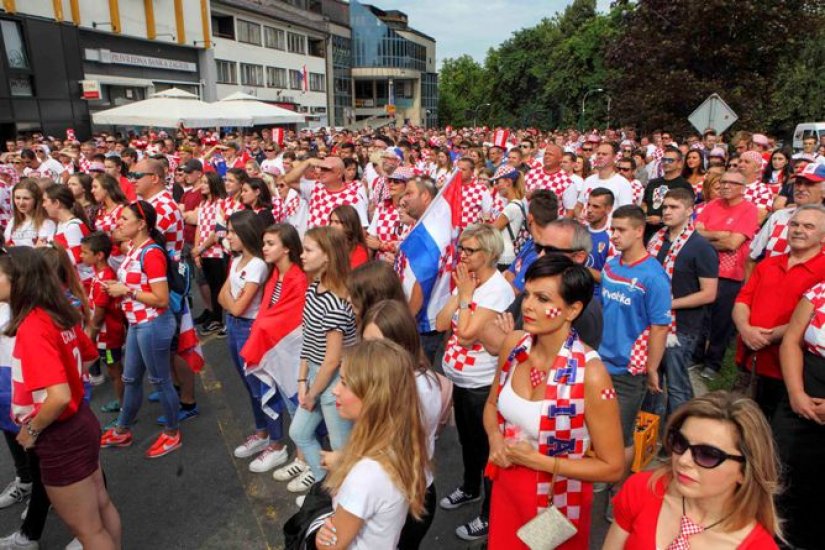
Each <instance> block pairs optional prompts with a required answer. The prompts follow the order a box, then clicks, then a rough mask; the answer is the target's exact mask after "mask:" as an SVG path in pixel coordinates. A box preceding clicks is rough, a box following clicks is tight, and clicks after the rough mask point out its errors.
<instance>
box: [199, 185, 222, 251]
mask: <svg viewBox="0 0 825 550" xmlns="http://www.w3.org/2000/svg"><path fill="white" fill-rule="evenodd" d="M221 202H222V201H221V200H220V199H217V200H213V201H211V202H209V201H204V202H202V203H201V205H200V207H199V208H198V239H199V241H200V242H201V243H203V242H205V241H206V239H208V238H209V237H210V236H211V235H212V234H213V233H215V234H216V233H217V229H216V227H217V223H218V220H219V219H221V220H222V225H224V226H225V225H226V221H223V218H222V216H223V210H222V208H221ZM222 256H223V249H222V248H221V243H220V239H218V240H216V241H215V244H213V245H212V246H210V247H209V248H206V249H204V250H203V251H202V252H201V258H220V257H222Z"/></svg>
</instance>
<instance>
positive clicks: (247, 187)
mask: <svg viewBox="0 0 825 550" xmlns="http://www.w3.org/2000/svg"><path fill="white" fill-rule="evenodd" d="M241 202H242V203H243V205H244V206H245V207H246V208H247V209H249V210H251V211H253V212H255V214H256V215H257V216H258V219H259V220H260V222H261V227H262V228H263V227H269V226H270V225H272V224H274V223H275V216H273V214H272V193H271V192H270V191H269V187H268V186H267V185H266V183H265V182H264V180H262V179H261V178H249V179H248V180H246V181H245V182H244V183H243V185H242V186H241Z"/></svg>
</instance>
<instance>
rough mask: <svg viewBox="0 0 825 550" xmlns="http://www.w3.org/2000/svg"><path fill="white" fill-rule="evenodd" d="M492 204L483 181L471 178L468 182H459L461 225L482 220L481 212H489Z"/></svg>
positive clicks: (462, 228)
mask: <svg viewBox="0 0 825 550" xmlns="http://www.w3.org/2000/svg"><path fill="white" fill-rule="evenodd" d="M492 205H493V198H492V197H491V196H490V191H489V190H488V189H487V187H486V186H485V185H484V184H483V183H479V182H478V181H477V180H475V179H473V181H471V182H470V183H469V184H464V183H462V184H461V227H460V229H461V230H462V231H463V230H464V228H465V227H467V226H468V225H470V224H473V223H481V222H482V217H481V216H482V214H486V213H489V212H490V210H491V208H492Z"/></svg>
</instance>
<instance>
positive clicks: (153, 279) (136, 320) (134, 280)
mask: <svg viewBox="0 0 825 550" xmlns="http://www.w3.org/2000/svg"><path fill="white" fill-rule="evenodd" d="M153 244H154V242H153V241H152V240H151V239H149V240H148V241H146V242H145V243H143V244H142V245H141V246H133V247H132V249H131V250H129V253H128V254H126V259H125V260H123V263H122V264H121V265H120V268H119V269H118V270H117V278H118V280H119V281H120V282H121V283H123V284H124V285H126V286H127V287H129V290H135V291H138V292H152V283H157V282H161V281H166V254H164V253H163V251H161V250H160V248H159V247H158V248H153V249H151V250H147V251H146V254H145V255H144V256H143V265H142V266H141V261H140V255H141V253H142V252H143V250H144V249H145V248H147V247H150V246H152V245H153ZM121 307H122V308H123V314H124V315H125V316H126V320H127V321H129V324H130V325H139V324H141V323H148V322H149V321H153V320H154V319H157V318H158V317H159V316H160V314H161V313H163V312H164V311H166V310H165V309H157V308H153V307H150V306H147V305H146V304H144V303H143V302H139V301H137V300H133V299H132V298H130V297H129V296H128V295H126V296H124V297H123V301H122V302H121Z"/></svg>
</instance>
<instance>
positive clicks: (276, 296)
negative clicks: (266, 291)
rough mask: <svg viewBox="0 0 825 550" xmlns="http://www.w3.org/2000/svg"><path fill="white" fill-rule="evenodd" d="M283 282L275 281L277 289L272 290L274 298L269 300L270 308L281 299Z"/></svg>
mask: <svg viewBox="0 0 825 550" xmlns="http://www.w3.org/2000/svg"><path fill="white" fill-rule="evenodd" d="M281 282H282V281H275V288H273V289H272V297H271V298H270V299H269V305H270V306H274V305H275V304H277V303H278V300H280V299H281Z"/></svg>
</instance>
